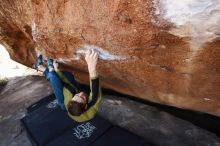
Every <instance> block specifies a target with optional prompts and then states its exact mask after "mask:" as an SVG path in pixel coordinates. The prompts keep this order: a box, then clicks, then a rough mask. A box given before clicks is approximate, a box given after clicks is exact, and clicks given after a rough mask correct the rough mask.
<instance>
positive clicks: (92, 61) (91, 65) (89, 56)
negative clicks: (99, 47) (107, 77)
mask: <svg viewBox="0 0 220 146" xmlns="http://www.w3.org/2000/svg"><path fill="white" fill-rule="evenodd" d="M85 60H86V62H87V65H88V70H89V77H90V90H91V93H90V96H92V100H91V101H90V102H89V103H88V108H90V107H91V106H93V105H94V104H95V103H96V101H97V99H98V97H99V96H101V92H100V84H99V77H98V72H97V69H96V65H97V61H98V53H97V52H95V51H94V50H89V51H87V52H86V56H85Z"/></svg>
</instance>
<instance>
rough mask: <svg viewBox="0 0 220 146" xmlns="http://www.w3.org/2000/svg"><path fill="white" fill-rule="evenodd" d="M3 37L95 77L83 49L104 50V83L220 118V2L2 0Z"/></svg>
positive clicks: (19, 54)
mask: <svg viewBox="0 0 220 146" xmlns="http://www.w3.org/2000/svg"><path fill="white" fill-rule="evenodd" d="M0 3H1V6H0V7H1V8H0V41H1V43H2V44H3V45H4V46H5V47H6V48H7V50H8V51H9V53H10V55H11V57H12V58H13V59H14V60H16V61H18V62H20V63H23V64H25V65H27V66H31V65H32V64H33V63H34V61H35V60H36V53H35V50H34V47H35V46H38V47H40V48H42V49H43V50H44V52H45V53H46V55H47V56H49V57H51V58H54V59H58V60H59V61H61V62H63V64H65V65H68V66H69V68H70V69H71V70H72V71H73V72H74V73H75V74H76V76H77V78H78V79H79V81H81V82H83V83H88V73H87V67H86V64H85V62H84V59H83V57H82V53H83V52H84V51H85V50H87V49H91V48H93V49H95V50H96V51H98V52H99V57H100V61H99V63H98V70H99V75H100V78H101V81H102V86H103V87H106V88H110V89H114V90H116V91H119V92H121V93H125V94H129V95H133V96H135V97H137V98H142V99H145V100H149V101H153V102H157V103H162V104H167V105H171V106H176V107H180V108H186V109H192V110H197V111H202V112H207V113H210V114H213V115H217V116H220V98H219V97H220V39H219V36H220V31H219V30H220V28H219V27H220V25H219V24H220V2H219V1H218V0H210V1H209V2H207V1H205V0H204V1H201V0H191V1H188V0H183V1H181V2H180V1H177V2H175V1H172V0H155V1H151V0H139V1H131V0H108V1H101V0H74V1H71V0H53V1H48V0H44V1H43V0H22V1H20V0H14V1H4V0H0Z"/></svg>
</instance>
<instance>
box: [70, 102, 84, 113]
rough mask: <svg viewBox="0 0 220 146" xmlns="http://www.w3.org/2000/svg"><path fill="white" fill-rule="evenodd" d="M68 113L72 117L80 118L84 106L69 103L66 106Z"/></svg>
mask: <svg viewBox="0 0 220 146" xmlns="http://www.w3.org/2000/svg"><path fill="white" fill-rule="evenodd" d="M67 107H68V112H69V113H70V114H71V115H72V116H80V115H81V114H82V113H83V112H84V107H85V105H84V104H83V103H79V102H76V101H72V100H71V101H69V102H68V104H67Z"/></svg>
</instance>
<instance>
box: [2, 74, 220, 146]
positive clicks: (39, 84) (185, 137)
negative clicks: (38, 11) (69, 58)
mask: <svg viewBox="0 0 220 146" xmlns="http://www.w3.org/2000/svg"><path fill="white" fill-rule="evenodd" d="M51 93H52V90H51V88H50V86H49V84H48V82H47V81H46V80H45V79H44V78H43V77H42V76H33V75H29V76H23V77H15V78H10V79H9V82H8V84H7V85H6V86H5V87H4V88H3V89H2V91H1V94H0V131H1V133H0V145H1V146H30V145H31V144H30V142H29V140H28V138H27V136H26V134H25V131H24V130H23V128H22V127H21V125H20V119H21V118H22V117H24V116H25V112H26V111H25V109H26V107H28V106H29V105H31V104H32V103H34V102H36V101H38V100H39V99H41V98H43V97H45V96H47V95H49V94H51ZM99 114H100V115H101V116H103V117H104V118H106V119H108V120H110V121H111V122H113V123H115V124H116V125H119V126H121V127H124V128H126V129H128V130H129V131H132V132H133V133H135V134H137V135H139V136H142V137H143V138H145V139H146V140H147V141H149V142H150V143H152V144H154V145H157V146H164V145H166V146H177V145H178V146H220V138H218V137H217V136H216V135H215V134H213V133H210V132H208V131H206V130H204V129H201V128H199V127H197V126H195V125H193V124H191V123H189V122H187V121H184V120H181V119H179V118H177V117H174V116H172V115H170V114H169V113H167V112H165V111H162V110H160V109H158V108H156V107H152V106H150V105H146V104H143V103H139V102H136V101H133V100H130V99H127V98H124V97H119V96H113V95H104V96H103V100H102V104H101V107H100V110H99Z"/></svg>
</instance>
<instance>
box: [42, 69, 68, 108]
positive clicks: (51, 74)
mask: <svg viewBox="0 0 220 146" xmlns="http://www.w3.org/2000/svg"><path fill="white" fill-rule="evenodd" d="M44 76H45V77H46V78H47V80H48V81H49V82H50V85H51V87H52V89H53V92H54V94H55V96H56V99H57V101H58V104H59V105H60V107H61V109H63V110H65V106H64V96H63V85H62V82H61V80H60V78H59V77H58V75H57V74H56V72H55V71H49V69H48V68H47V69H46V70H45V71H44Z"/></svg>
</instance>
